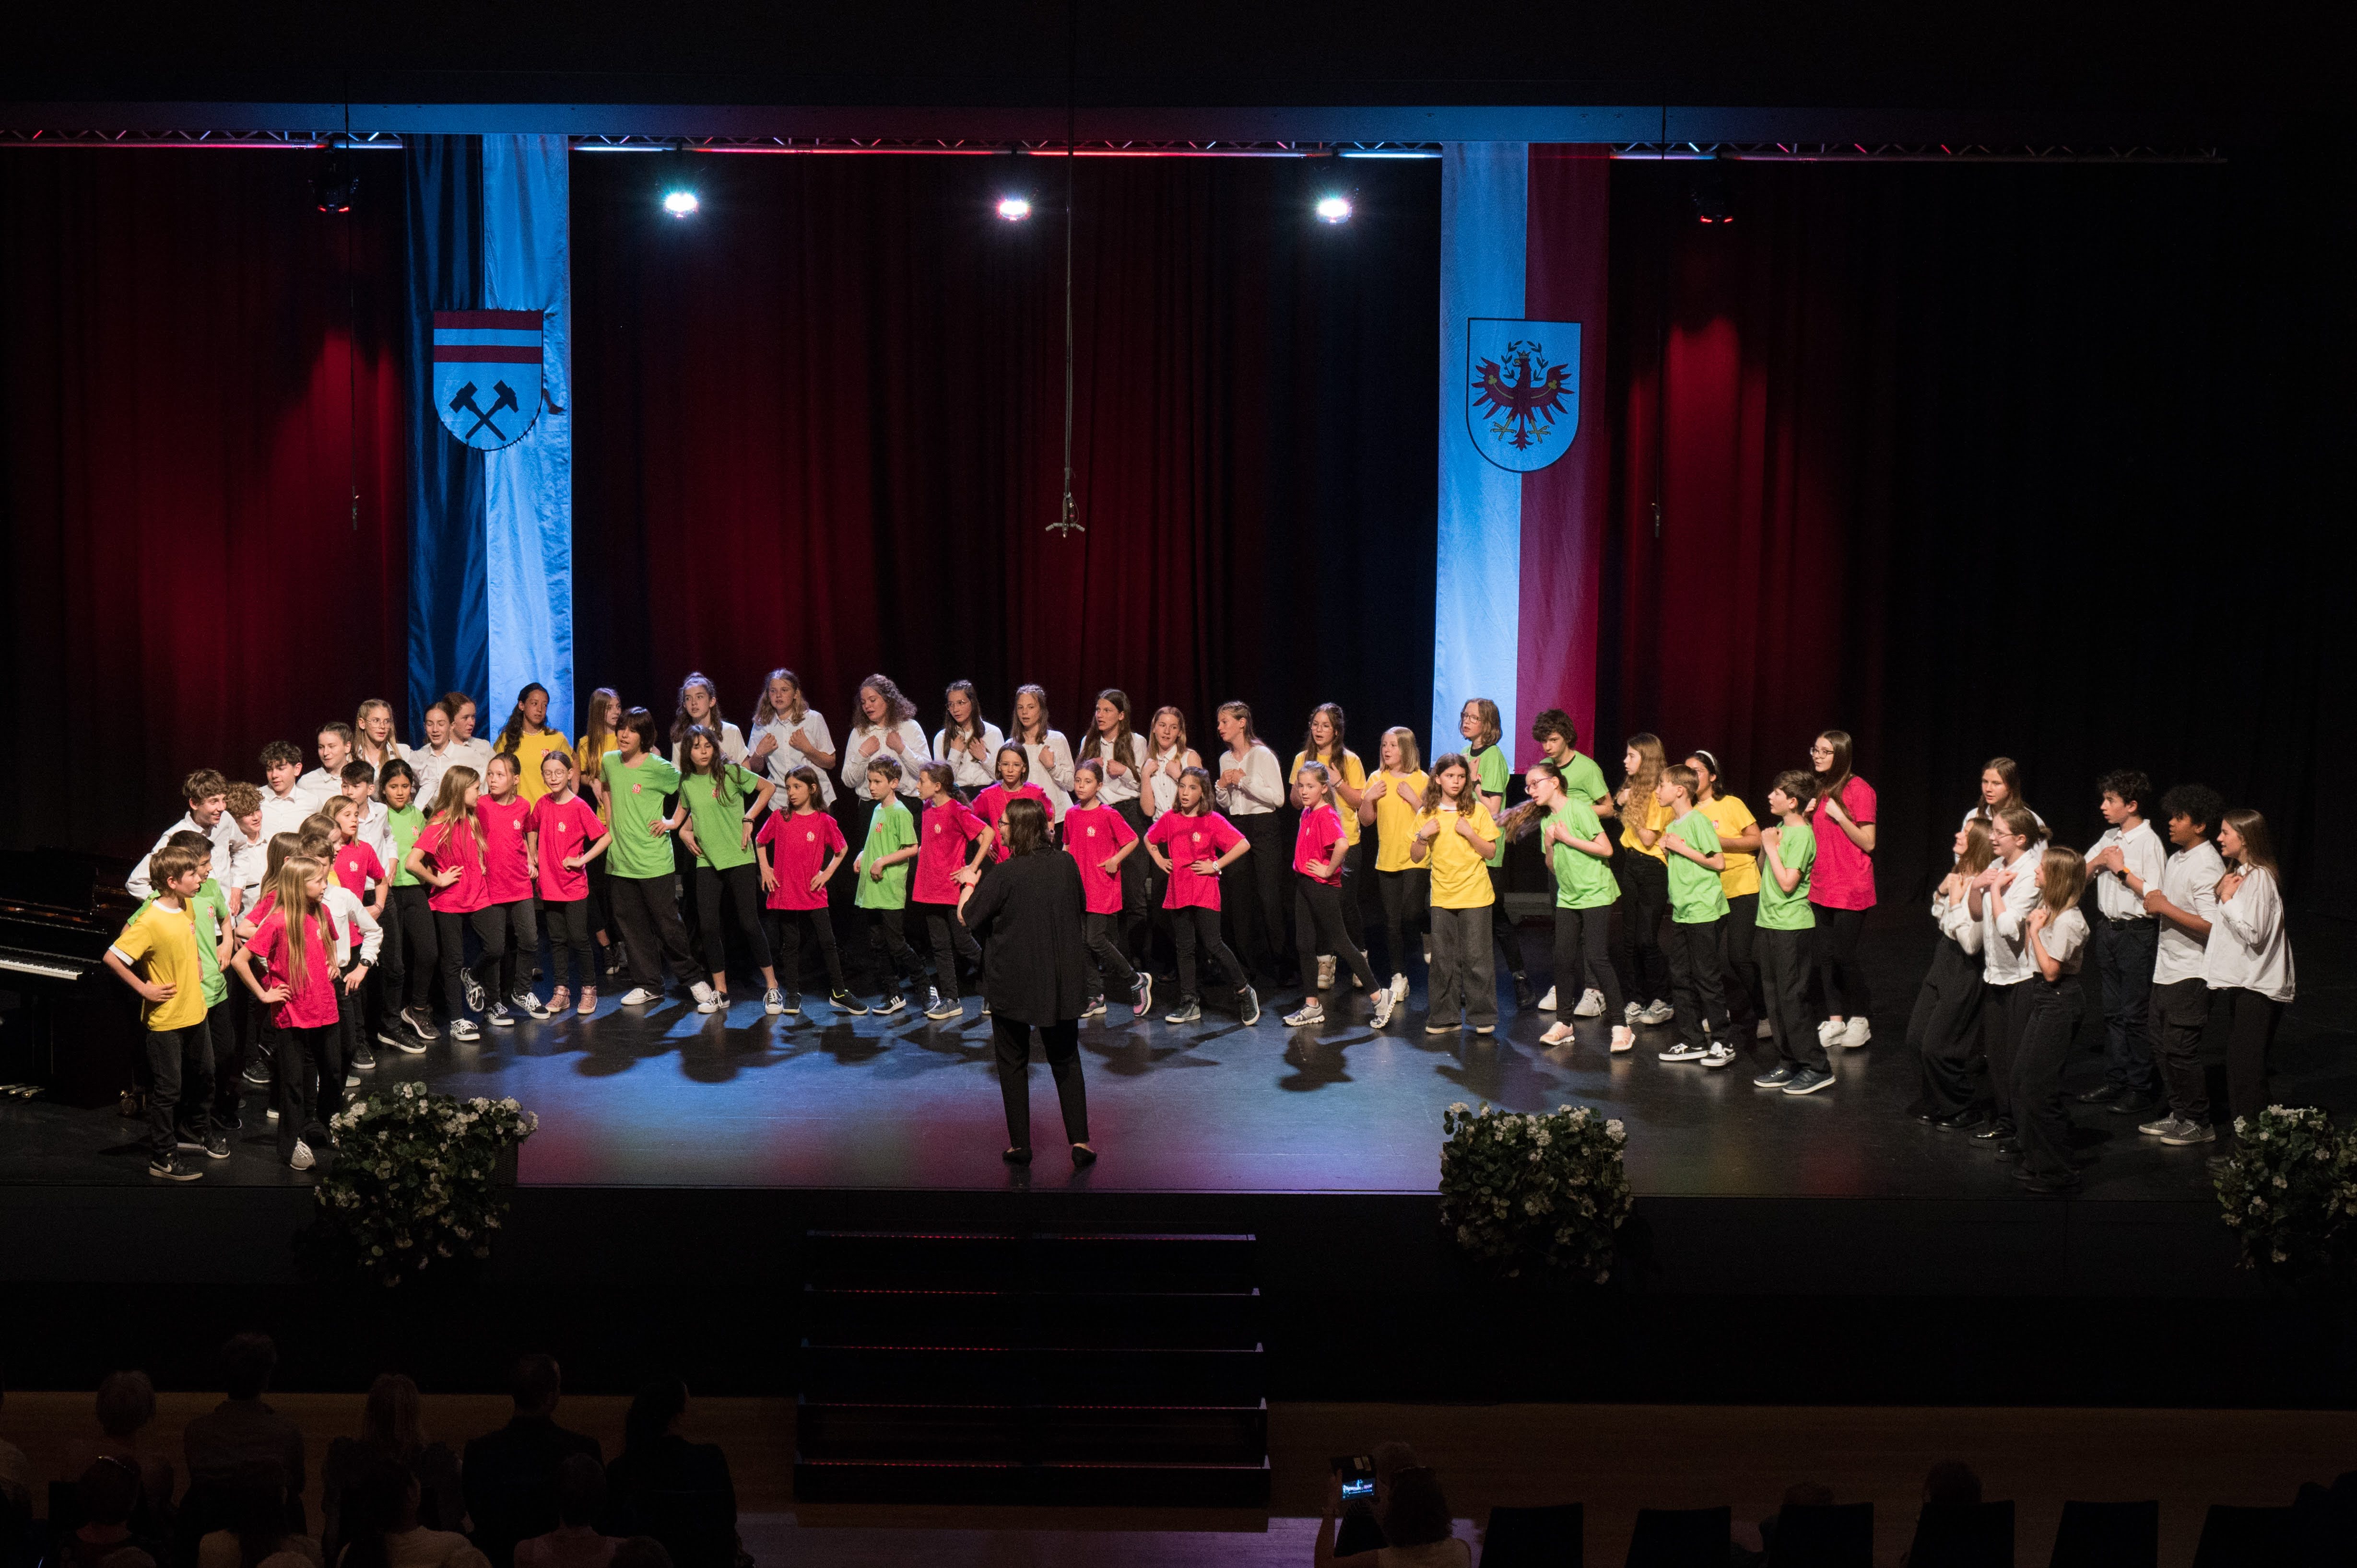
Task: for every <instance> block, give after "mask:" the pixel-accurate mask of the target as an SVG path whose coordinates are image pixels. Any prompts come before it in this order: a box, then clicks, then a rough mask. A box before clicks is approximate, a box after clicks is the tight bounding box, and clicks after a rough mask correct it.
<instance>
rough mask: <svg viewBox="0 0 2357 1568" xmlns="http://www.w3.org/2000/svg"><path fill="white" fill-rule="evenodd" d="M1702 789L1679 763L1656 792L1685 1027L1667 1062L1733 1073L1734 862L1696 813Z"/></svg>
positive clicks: (1679, 1010) (1673, 966) (1676, 1001)
mask: <svg viewBox="0 0 2357 1568" xmlns="http://www.w3.org/2000/svg"><path fill="white" fill-rule="evenodd" d="M1700 783H1701V780H1700V779H1697V778H1696V777H1695V770H1694V769H1693V768H1688V767H1687V766H1686V765H1685V764H1684V763H1683V762H1679V763H1673V764H1672V765H1670V766H1669V767H1667V768H1663V769H1662V780H1661V782H1660V783H1659V784H1657V785H1655V786H1654V787H1653V799H1654V800H1658V801H1660V802H1661V803H1662V804H1663V806H1665V807H1667V808H1668V810H1669V813H1670V825H1669V826H1668V828H1666V829H1664V830H1663V833H1662V848H1663V850H1664V851H1665V852H1667V856H1668V864H1669V872H1670V954H1669V957H1670V1006H1671V1007H1672V1009H1673V1010H1674V1012H1675V1015H1676V1018H1677V1026H1678V1043H1677V1044H1676V1045H1674V1046H1673V1047H1670V1048H1669V1049H1668V1050H1666V1051H1663V1053H1662V1059H1663V1061H1665V1062H1694V1061H1698V1062H1700V1063H1702V1064H1703V1066H1705V1067H1727V1066H1728V1065H1730V1064H1731V1063H1733V1061H1734V1060H1735V1047H1734V1045H1733V1043H1732V1037H1731V1036H1729V1034H1728V1033H1727V995H1726V993H1725V992H1724V991H1723V990H1722V989H1721V988H1720V985H1719V971H1718V934H1719V927H1720V925H1721V924H1722V923H1723V922H1724V921H1725V920H1726V918H1727V887H1726V885H1725V884H1724V883H1722V882H1720V881H1719V877H1718V874H1719V873H1720V872H1722V871H1725V870H1726V869H1727V856H1726V855H1725V854H1722V853H1721V852H1720V850H1719V846H1718V829H1717V827H1715V826H1714V825H1712V822H1711V820H1710V819H1709V818H1708V817H1706V816H1704V815H1703V814H1702V813H1701V812H1700V811H1695V803H1694V799H1695V789H1696V788H1697V787H1698V786H1699V785H1700Z"/></svg>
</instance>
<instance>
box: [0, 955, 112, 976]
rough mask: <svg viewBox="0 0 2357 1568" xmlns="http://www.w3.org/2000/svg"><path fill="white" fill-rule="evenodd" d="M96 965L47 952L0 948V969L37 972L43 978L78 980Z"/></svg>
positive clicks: (29, 972)
mask: <svg viewBox="0 0 2357 1568" xmlns="http://www.w3.org/2000/svg"><path fill="white" fill-rule="evenodd" d="M96 967H97V966H96V965H94V964H87V963H76V962H74V961H72V960H70V959H62V958H54V957H51V956H50V955H49V954H47V953H28V952H16V951H10V950H0V971H9V972H15V973H17V974H38V975H39V976H41V977H42V978H43V979H44V980H66V981H73V980H80V979H81V977H82V976H84V975H86V974H88V973H89V972H91V970H92V969H94V968H96Z"/></svg>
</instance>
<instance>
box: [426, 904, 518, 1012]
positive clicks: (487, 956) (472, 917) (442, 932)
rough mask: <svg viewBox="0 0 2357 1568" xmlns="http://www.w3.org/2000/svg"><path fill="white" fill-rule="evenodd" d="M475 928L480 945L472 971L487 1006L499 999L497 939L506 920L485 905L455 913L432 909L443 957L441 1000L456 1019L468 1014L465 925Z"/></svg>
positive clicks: (503, 935) (503, 933) (503, 936)
mask: <svg viewBox="0 0 2357 1568" xmlns="http://www.w3.org/2000/svg"><path fill="white" fill-rule="evenodd" d="M469 926H471V927H473V928H474V931H475V938H476V940H477V942H478V943H479V945H480V950H479V952H478V953H477V954H476V957H475V962H474V968H473V973H474V976H475V983H476V984H478V985H479V986H481V987H482V988H483V992H484V997H483V1005H484V1006H486V1007H489V1006H490V1004H492V1003H493V1002H495V1001H497V1000H498V999H499V995H500V988H499V979H500V947H499V946H497V945H494V944H498V943H503V942H504V941H505V940H506V937H507V925H506V922H505V921H503V920H501V919H499V918H495V917H494V916H493V915H492V913H491V911H490V909H488V908H483V909H477V910H474V911H473V912H471V913H469V914H465V915H461V914H457V913H455V912H454V911H452V910H448V909H436V910H435V911H434V945H435V949H436V952H437V953H438V954H439V956H440V958H441V961H442V1004H443V1005H444V1006H445V1007H446V1008H447V1009H448V1010H449V1014H450V1017H451V1019H452V1020H453V1021H454V1022H455V1021H456V1020H457V1019H460V1018H464V1017H465V1016H467V974H468V965H467V929H468V927H469Z"/></svg>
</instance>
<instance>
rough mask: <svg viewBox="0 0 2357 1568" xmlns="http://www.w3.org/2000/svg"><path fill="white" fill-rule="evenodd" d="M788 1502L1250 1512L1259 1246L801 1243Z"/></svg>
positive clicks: (1263, 1500) (1102, 1241) (828, 1233)
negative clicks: (797, 1380)
mask: <svg viewBox="0 0 2357 1568" xmlns="http://www.w3.org/2000/svg"><path fill="white" fill-rule="evenodd" d="M803 1257H804V1258H805V1260H806V1264H805V1269H804V1278H803V1283H802V1323H803V1337H802V1392H801V1397H800V1400H799V1402H798V1403H799V1408H798V1411H797V1423H798V1424H797V1426H796V1430H795V1455H794V1497H795V1499H796V1500H797V1501H800V1502H810V1503H963V1504H1005V1505H1034V1506H1038V1505H1057V1504H1065V1505H1074V1506H1080V1505H1089V1506H1113V1505H1118V1506H1133V1507H1163V1508H1169V1507H1180V1508H1189V1507H1194V1508H1225V1509H1236V1508H1244V1509H1255V1508H1265V1507H1266V1506H1267V1504H1268V1457H1267V1455H1268V1405H1267V1402H1266V1401H1265V1399H1264V1397H1263V1389H1264V1380H1263V1373H1264V1369H1263V1357H1262V1349H1261V1297H1260V1291H1259V1288H1258V1274H1257V1268H1256V1263H1255V1261H1254V1238H1253V1237H1251V1236H1234V1235H1185V1234H1180V1235H1165V1234H1154V1233H1136V1232H1122V1233H1065V1232H1016V1231H1006V1232H984V1231H935V1232H917V1231H873V1230H864V1231H851V1230H813V1231H809V1232H806V1233H805V1235H804V1238H803Z"/></svg>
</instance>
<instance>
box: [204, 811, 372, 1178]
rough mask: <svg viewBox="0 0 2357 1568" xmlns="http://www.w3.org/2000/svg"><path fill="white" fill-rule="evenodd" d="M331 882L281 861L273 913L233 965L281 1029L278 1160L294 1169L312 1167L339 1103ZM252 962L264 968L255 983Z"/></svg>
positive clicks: (299, 864) (308, 865)
mask: <svg viewBox="0 0 2357 1568" xmlns="http://www.w3.org/2000/svg"><path fill="white" fill-rule="evenodd" d="M268 890H269V893H270V895H271V899H270V906H271V907H270V908H269V909H267V910H266V911H263V912H262V913H261V916H260V918H259V919H258V920H257V921H256V922H255V925H254V929H253V936H252V938H250V939H249V940H247V942H246V945H245V946H244V947H243V948H242V949H241V950H238V951H237V952H236V953H235V954H233V955H232V956H231V959H230V964H231V967H232V968H234V969H235V970H236V971H237V973H238V978H239V979H241V980H242V981H244V982H245V984H246V989H247V990H249V991H251V992H252V993H253V997H254V1000H255V1001H257V1002H259V1003H261V1004H263V1005H264V1007H266V1008H268V1009H270V1017H271V1022H272V1024H273V1025H274V1026H275V1027H276V1028H277V1030H278V1041H277V1045H278V1052H277V1100H278V1157H279V1158H280V1159H282V1160H284V1161H285V1162H286V1163H287V1164H288V1165H292V1166H293V1167H294V1168H295V1169H296V1170H298V1171H303V1170H309V1169H310V1168H311V1166H312V1164H313V1155H312V1153H311V1141H310V1140H311V1138H314V1137H316V1138H317V1139H318V1140H319V1142H320V1146H321V1147H323V1148H324V1147H326V1146H327V1143H326V1140H327V1130H326V1127H325V1125H324V1123H325V1121H326V1119H327V1118H328V1117H330V1116H333V1115H335V1114H337V1113H338V1112H340V1111H341V1110H342V1109H343V1102H344V1064H343V1057H342V1053H341V1052H340V1051H339V1049H337V1037H338V1036H339V1035H340V1033H341V1031H342V1027H343V1010H342V1008H341V1007H340V1006H339V1004H338V1003H337V1000H336V933H335V920H334V918H333V917H332V916H330V915H329V914H328V909H327V907H326V905H325V904H323V903H322V902H321V900H322V899H324V898H325V897H327V894H328V867H327V865H326V864H325V863H323V862H321V861H317V860H312V859H309V858H307V857H306V856H303V855H290V856H288V857H287V858H286V859H285V860H284V861H282V862H281V863H280V865H279V867H278V870H277V873H276V874H275V875H273V876H272V877H271V878H270V881H269V886H268ZM257 908H258V906H257ZM256 961H259V962H260V963H261V964H262V966H263V975H262V978H260V979H258V980H257V979H256V978H255V977H254V972H253V966H254V964H255V962H256ZM312 1081H316V1082H317V1084H318V1093H317V1098H316V1100H312V1101H309V1102H308V1103H307V1100H308V1099H309V1097H307V1096H306V1095H305V1094H304V1093H303V1092H302V1090H301V1089H300V1088H299V1087H298V1086H300V1085H303V1084H306V1083H308V1082H312ZM307 1134H308V1136H307Z"/></svg>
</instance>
